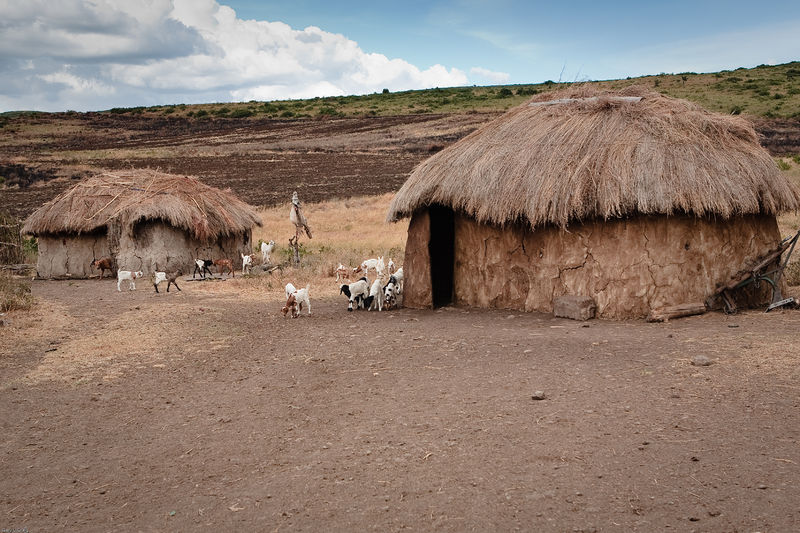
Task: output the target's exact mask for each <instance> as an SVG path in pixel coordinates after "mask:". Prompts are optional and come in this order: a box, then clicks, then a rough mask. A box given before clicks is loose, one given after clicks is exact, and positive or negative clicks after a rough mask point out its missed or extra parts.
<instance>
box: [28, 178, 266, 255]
mask: <svg viewBox="0 0 800 533" xmlns="http://www.w3.org/2000/svg"><path fill="white" fill-rule="evenodd" d="M146 220H163V221H164V222H167V223H169V224H170V225H172V226H173V227H175V228H178V229H183V230H185V231H187V232H188V233H190V234H191V235H192V236H193V237H195V238H197V239H199V240H204V241H207V240H212V239H215V238H218V237H223V236H230V235H235V234H238V233H242V232H244V231H247V230H249V229H251V228H252V227H253V226H255V225H258V226H260V225H261V219H260V217H259V216H258V213H257V212H256V210H255V209H254V208H253V207H251V206H250V205H248V204H246V203H245V202H243V201H241V200H239V199H238V198H237V197H236V196H235V195H234V194H233V193H232V192H231V191H230V190H227V191H222V190H220V189H216V188H214V187H210V186H208V185H205V184H203V183H201V182H200V181H198V180H197V179H195V178H192V177H189V176H180V175H174V174H164V173H162V172H159V171H156V170H151V169H143V170H140V169H137V170H127V171H122V172H104V173H102V174H98V175H95V176H92V177H89V178H87V179H85V180H83V181H81V182H80V183H78V184H76V185H75V186H74V187H72V188H71V189H69V190H67V191H66V192H64V193H62V194H61V195H59V196H57V197H56V198H54V199H53V200H51V201H49V202H47V203H46V204H45V205H43V206H42V207H40V208H39V209H38V210H36V211H35V212H34V213H33V214H31V216H29V217H28V219H27V220H26V221H25V224H24V226H23V228H22V232H23V233H26V234H31V235H44V234H63V233H77V234H81V233H91V232H93V231H96V230H98V229H99V228H102V227H105V226H107V225H108V224H109V223H111V222H115V223H118V224H119V225H120V226H121V227H123V228H127V229H128V231H133V227H134V226H135V225H136V224H137V223H138V222H140V221H146Z"/></svg>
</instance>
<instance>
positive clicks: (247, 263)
mask: <svg viewBox="0 0 800 533" xmlns="http://www.w3.org/2000/svg"><path fill="white" fill-rule="evenodd" d="M241 255H242V275H243V276H244V275H245V274H249V273H250V270H251V269H252V268H253V261H255V258H256V254H250V255H244V254H241Z"/></svg>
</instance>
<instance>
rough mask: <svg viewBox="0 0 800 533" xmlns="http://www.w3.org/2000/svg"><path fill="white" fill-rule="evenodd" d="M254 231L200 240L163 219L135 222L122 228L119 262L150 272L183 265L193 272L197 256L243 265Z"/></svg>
mask: <svg viewBox="0 0 800 533" xmlns="http://www.w3.org/2000/svg"><path fill="white" fill-rule="evenodd" d="M250 240H251V232H249V231H248V232H247V233H246V234H239V235H234V236H230V237H222V238H220V239H218V240H217V241H214V242H210V243H207V242H201V241H198V240H196V239H193V238H192V237H190V236H189V235H188V234H187V233H185V232H184V231H182V230H179V229H176V228H174V227H172V226H170V225H169V224H165V223H163V222H152V221H150V222H144V223H139V224H136V225H135V226H134V228H133V230H132V231H123V232H122V234H121V235H120V239H119V254H118V256H117V265H118V266H119V268H120V269H123V270H141V271H143V272H144V273H145V275H148V274H150V273H152V272H154V271H155V270H157V269H158V270H174V269H177V268H181V269H183V272H184V273H185V274H191V273H192V270H193V269H194V260H195V259H196V258H204V259H221V258H227V259H231V260H232V261H233V264H234V268H236V266H237V265H238V268H239V269H241V265H242V259H241V255H240V254H241V253H244V252H247V253H250V247H251V246H250Z"/></svg>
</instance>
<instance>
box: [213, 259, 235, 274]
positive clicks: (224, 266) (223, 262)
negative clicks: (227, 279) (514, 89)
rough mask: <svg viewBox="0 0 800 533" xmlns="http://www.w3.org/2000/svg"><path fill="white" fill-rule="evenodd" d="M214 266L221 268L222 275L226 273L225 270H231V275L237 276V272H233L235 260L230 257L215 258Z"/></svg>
mask: <svg viewBox="0 0 800 533" xmlns="http://www.w3.org/2000/svg"><path fill="white" fill-rule="evenodd" d="M214 266H215V267H217V269H219V274H220V276H222V275H223V274H225V271H226V270H227V271H229V272H230V274H231V277H234V278H235V277H236V274H235V273H234V272H233V261H231V260H230V259H214Z"/></svg>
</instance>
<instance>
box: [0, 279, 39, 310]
mask: <svg viewBox="0 0 800 533" xmlns="http://www.w3.org/2000/svg"><path fill="white" fill-rule="evenodd" d="M32 305H33V295H32V294H31V283H30V281H28V280H27V279H23V278H19V277H15V276H12V275H11V274H10V273H9V272H0V312H2V313H7V312H9V311H17V310H19V311H24V310H27V309H30V308H31V306H32Z"/></svg>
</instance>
